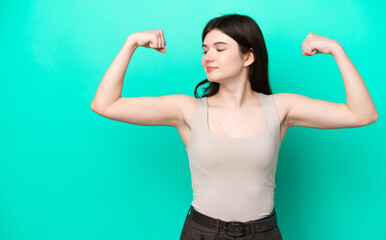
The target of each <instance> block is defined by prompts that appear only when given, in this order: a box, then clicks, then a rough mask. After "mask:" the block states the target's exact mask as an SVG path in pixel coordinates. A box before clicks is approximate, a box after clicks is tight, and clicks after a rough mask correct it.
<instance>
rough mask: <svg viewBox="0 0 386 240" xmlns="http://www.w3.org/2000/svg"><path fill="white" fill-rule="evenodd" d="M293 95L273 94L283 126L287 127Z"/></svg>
mask: <svg viewBox="0 0 386 240" xmlns="http://www.w3.org/2000/svg"><path fill="white" fill-rule="evenodd" d="M293 95H294V94H293V93H275V94H272V98H273V100H274V102H275V105H276V108H277V111H278V114H279V117H280V123H281V125H283V126H286V125H287V122H288V118H287V116H288V112H289V110H290V108H291V105H292V100H293Z"/></svg>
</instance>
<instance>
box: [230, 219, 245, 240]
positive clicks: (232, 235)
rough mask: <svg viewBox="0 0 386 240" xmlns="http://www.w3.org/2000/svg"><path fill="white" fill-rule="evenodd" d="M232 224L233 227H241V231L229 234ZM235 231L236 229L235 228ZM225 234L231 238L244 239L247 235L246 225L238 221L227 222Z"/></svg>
mask: <svg viewBox="0 0 386 240" xmlns="http://www.w3.org/2000/svg"><path fill="white" fill-rule="evenodd" d="M230 224H232V225H236V226H237V225H239V226H240V227H239V231H232V232H228V229H229V225H230ZM234 229H236V227H234ZM225 233H226V234H227V235H228V236H231V237H242V236H244V235H245V225H244V223H242V222H237V221H233V222H225Z"/></svg>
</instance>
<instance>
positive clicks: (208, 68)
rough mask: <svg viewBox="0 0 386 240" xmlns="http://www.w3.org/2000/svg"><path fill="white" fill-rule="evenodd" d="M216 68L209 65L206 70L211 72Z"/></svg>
mask: <svg viewBox="0 0 386 240" xmlns="http://www.w3.org/2000/svg"><path fill="white" fill-rule="evenodd" d="M215 69H216V67H207V68H206V70H207V71H208V72H211V71H213V70H215Z"/></svg>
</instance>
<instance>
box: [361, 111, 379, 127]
mask: <svg viewBox="0 0 386 240" xmlns="http://www.w3.org/2000/svg"><path fill="white" fill-rule="evenodd" d="M377 120H378V113H375V115H374V116H373V117H372V118H370V119H369V118H368V119H366V120H364V121H362V124H363V126H367V125H370V124H372V123H375V122H376V121H377Z"/></svg>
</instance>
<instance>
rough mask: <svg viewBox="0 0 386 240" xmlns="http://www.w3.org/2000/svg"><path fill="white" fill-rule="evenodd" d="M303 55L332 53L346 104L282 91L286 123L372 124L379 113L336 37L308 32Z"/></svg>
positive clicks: (342, 125)
mask: <svg viewBox="0 0 386 240" xmlns="http://www.w3.org/2000/svg"><path fill="white" fill-rule="evenodd" d="M302 47H303V53H302V54H303V55H305V56H313V55H315V54H321V53H324V54H327V55H328V54H331V55H332V56H333V57H334V59H335V61H336V63H337V64H338V67H339V70H340V73H341V74H342V78H343V82H344V87H345V90H346V100H347V103H335V102H329V101H325V100H320V99H312V98H309V97H306V96H302V95H299V94H292V93H281V94H280V95H281V96H282V97H283V98H285V100H286V104H287V106H288V109H289V110H288V115H287V122H288V126H289V127H292V126H301V127H311V128H352V127H361V126H365V125H369V124H371V123H374V122H375V121H377V119H378V113H377V110H376V109H375V106H374V103H373V101H372V99H371V96H370V93H369V91H368V90H367V88H366V85H365V83H364V81H363V79H362V77H361V75H360V74H359V72H358V70H357V69H356V67H355V66H354V64H353V63H352V62H351V60H350V58H349V57H348V56H347V54H346V52H345V51H344V49H343V47H342V46H341V45H340V44H339V43H338V42H337V41H335V40H332V39H329V38H326V37H323V36H320V35H316V34H313V33H310V34H308V36H307V37H306V39H305V40H304V41H303V43H302Z"/></svg>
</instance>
